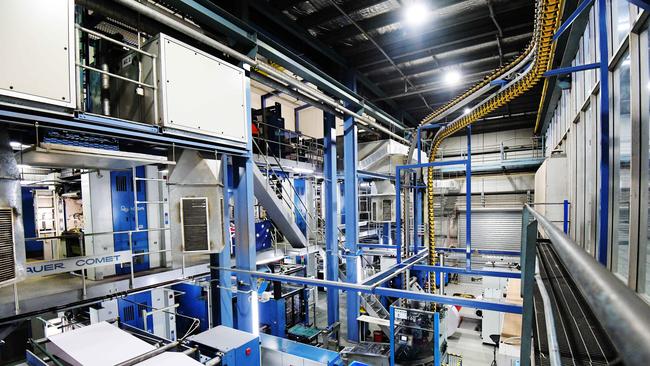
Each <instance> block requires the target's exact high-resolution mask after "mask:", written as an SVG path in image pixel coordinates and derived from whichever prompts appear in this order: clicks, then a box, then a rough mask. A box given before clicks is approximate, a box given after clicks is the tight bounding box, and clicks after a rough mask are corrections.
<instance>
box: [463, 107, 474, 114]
mask: <svg viewBox="0 0 650 366" xmlns="http://www.w3.org/2000/svg"><path fill="white" fill-rule="evenodd" d="M471 111H472V110H471V109H469V108H468V107H465V109H463V114H469V112H471Z"/></svg>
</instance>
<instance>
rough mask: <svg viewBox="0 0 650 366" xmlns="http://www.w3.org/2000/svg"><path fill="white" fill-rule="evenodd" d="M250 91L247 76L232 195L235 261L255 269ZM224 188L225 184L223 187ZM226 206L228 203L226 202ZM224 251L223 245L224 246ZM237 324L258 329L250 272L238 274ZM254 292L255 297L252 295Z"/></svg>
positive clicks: (243, 267)
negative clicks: (241, 148) (243, 151)
mask: <svg viewBox="0 0 650 366" xmlns="http://www.w3.org/2000/svg"><path fill="white" fill-rule="evenodd" d="M250 105H251V92H250V80H249V79H246V109H245V111H246V121H247V123H246V126H247V128H246V129H247V131H246V133H247V134H248V154H247V155H246V156H241V157H240V156H237V157H235V156H233V157H232V168H233V188H234V189H233V192H234V199H235V217H234V219H235V227H236V228H237V230H236V231H235V264H236V267H237V268H238V269H244V270H248V271H255V270H256V269H257V268H256V265H255V263H256V258H255V256H256V251H255V223H254V222H253V218H254V217H255V216H254V212H253V206H254V205H255V196H254V194H253V164H254V162H253V156H252V146H251V145H252V140H253V137H252V131H251V123H252V122H251V119H252V116H251V108H250ZM224 188H226V189H227V186H226V187H224ZM225 207H227V206H225ZM224 251H225V249H224ZM237 288H238V290H239V291H238V292H237V327H238V328H239V329H240V330H244V331H247V332H249V333H254V332H257V331H258V330H259V324H253V319H257V315H258V314H253V312H254V311H255V310H256V309H255V308H254V307H253V301H255V302H257V295H256V291H255V290H256V286H255V282H253V280H252V277H251V276H250V275H249V274H245V273H238V274H237ZM253 296H255V298H253Z"/></svg>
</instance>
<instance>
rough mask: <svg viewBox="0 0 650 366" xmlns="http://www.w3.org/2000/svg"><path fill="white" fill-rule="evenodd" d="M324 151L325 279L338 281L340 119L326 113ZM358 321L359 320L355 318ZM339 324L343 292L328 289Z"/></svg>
mask: <svg viewBox="0 0 650 366" xmlns="http://www.w3.org/2000/svg"><path fill="white" fill-rule="evenodd" d="M323 116H324V118H323V122H324V149H325V151H324V152H323V177H324V179H325V189H324V191H325V192H324V193H325V194H324V196H325V257H326V259H325V266H326V268H325V278H326V279H327V280H328V281H336V280H337V279H338V274H339V256H338V250H339V247H338V244H339V239H338V211H337V209H336V196H337V184H336V183H337V175H336V173H337V171H336V119H335V117H334V115H333V114H331V113H323ZM355 319H356V318H355ZM338 321H339V292H338V290H337V289H336V288H328V289H327V325H328V326H332V325H333V324H334V323H336V322H338Z"/></svg>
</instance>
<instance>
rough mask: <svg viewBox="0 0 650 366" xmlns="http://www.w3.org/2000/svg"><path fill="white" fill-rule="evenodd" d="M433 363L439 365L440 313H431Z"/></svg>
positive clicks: (435, 365)
mask: <svg viewBox="0 0 650 366" xmlns="http://www.w3.org/2000/svg"><path fill="white" fill-rule="evenodd" d="M441 273H442V272H441ZM433 364H434V366H440V364H441V360H440V313H438V312H437V311H436V312H435V313H433Z"/></svg>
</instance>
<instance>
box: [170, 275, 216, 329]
mask: <svg viewBox="0 0 650 366" xmlns="http://www.w3.org/2000/svg"><path fill="white" fill-rule="evenodd" d="M172 289H173V290H174V291H179V292H182V293H183V294H182V295H179V296H177V297H176V302H177V303H178V307H177V308H176V313H178V314H179V315H185V316H188V317H192V318H197V319H199V320H200V321H201V323H200V324H199V330H200V331H205V330H207V329H208V328H209V327H210V324H209V321H208V299H207V296H208V294H207V292H206V290H205V289H204V287H203V286H199V285H196V284H192V283H179V284H177V285H174V286H172ZM191 324H192V320H191V319H188V318H186V317H183V316H178V317H176V334H185V333H186V332H187V330H188V329H189V327H190V326H191Z"/></svg>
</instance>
